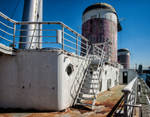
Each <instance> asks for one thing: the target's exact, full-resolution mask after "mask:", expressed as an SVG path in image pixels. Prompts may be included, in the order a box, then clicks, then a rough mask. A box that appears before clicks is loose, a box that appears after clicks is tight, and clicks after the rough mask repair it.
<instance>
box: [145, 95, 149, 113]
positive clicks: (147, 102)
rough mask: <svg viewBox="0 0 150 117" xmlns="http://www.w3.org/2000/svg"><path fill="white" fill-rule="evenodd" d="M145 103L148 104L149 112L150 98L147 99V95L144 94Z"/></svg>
mask: <svg viewBox="0 0 150 117" xmlns="http://www.w3.org/2000/svg"><path fill="white" fill-rule="evenodd" d="M146 105H147V106H148V108H149V112H150V100H149V97H148V96H147V95H146Z"/></svg>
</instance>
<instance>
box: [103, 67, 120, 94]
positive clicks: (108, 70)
mask: <svg viewBox="0 0 150 117" xmlns="http://www.w3.org/2000/svg"><path fill="white" fill-rule="evenodd" d="M108 80H111V83H110V88H112V87H114V86H115V85H118V84H119V69H118V68H115V67H112V66H110V65H106V66H104V70H103V72H102V89H101V92H103V91H105V90H107V89H108V87H107V86H108V85H109V84H108V82H107V81H108ZM115 82H116V84H115Z"/></svg>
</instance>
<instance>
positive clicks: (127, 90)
mask: <svg viewBox="0 0 150 117" xmlns="http://www.w3.org/2000/svg"><path fill="white" fill-rule="evenodd" d="M136 80H137V77H135V78H134V79H133V80H132V81H131V82H130V83H129V84H128V85H127V86H126V87H125V88H124V89H122V92H124V93H131V92H132V88H133V84H134V83H135V81H136Z"/></svg>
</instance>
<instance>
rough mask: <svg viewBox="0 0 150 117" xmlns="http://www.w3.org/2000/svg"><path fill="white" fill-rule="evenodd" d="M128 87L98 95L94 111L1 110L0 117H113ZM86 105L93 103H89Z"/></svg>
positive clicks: (115, 88)
mask: <svg viewBox="0 0 150 117" xmlns="http://www.w3.org/2000/svg"><path fill="white" fill-rule="evenodd" d="M125 86H126V85H117V86H115V87H113V88H111V89H110V91H104V92H102V93H100V94H98V97H97V100H96V104H95V108H94V110H91V109H88V108H86V107H82V106H76V107H72V108H68V109H66V110H64V111H61V112H39V111H35V110H30V111H23V110H17V109H15V110H12V109H10V110H3V109H0V117H97V116H100V117H106V116H109V117H110V116H113V115H114V113H115V111H116V110H118V109H119V107H120V108H122V106H123V93H122V91H121V90H122V89H123V88H124V87H125ZM86 103H91V102H90V101H87V102H86Z"/></svg>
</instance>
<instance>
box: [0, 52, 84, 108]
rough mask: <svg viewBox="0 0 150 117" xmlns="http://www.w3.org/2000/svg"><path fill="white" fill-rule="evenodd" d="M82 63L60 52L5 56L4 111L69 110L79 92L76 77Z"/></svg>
mask: <svg viewBox="0 0 150 117" xmlns="http://www.w3.org/2000/svg"><path fill="white" fill-rule="evenodd" d="M82 60H83V59H82V58H81V57H79V56H69V55H67V54H64V53H62V51H60V50H59V51H56V50H53V51H46V50H45V51H41V52H40V51H20V52H18V55H17V56H8V55H2V56H1V57H0V97H1V98H0V107H3V108H21V109H37V110H63V109H65V108H68V107H69V106H71V105H72V103H73V100H74V96H75V94H76V93H75V92H76V91H77V89H78V83H77V77H76V75H77V71H78V70H79V67H80V65H81V62H82ZM69 63H71V64H72V65H73V69H74V72H73V73H72V74H71V75H70V76H68V75H67V72H66V66H67V65H68V64H69ZM86 65H87V64H86ZM86 65H85V67H86ZM84 69H85V68H84ZM82 73H83V72H82ZM80 75H81V74H80ZM80 80H81V79H79V82H80Z"/></svg>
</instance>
